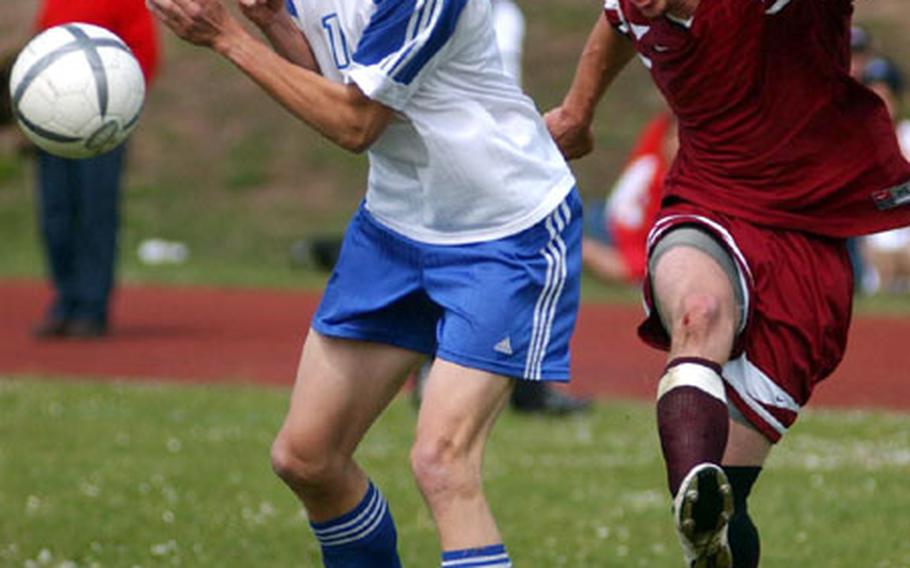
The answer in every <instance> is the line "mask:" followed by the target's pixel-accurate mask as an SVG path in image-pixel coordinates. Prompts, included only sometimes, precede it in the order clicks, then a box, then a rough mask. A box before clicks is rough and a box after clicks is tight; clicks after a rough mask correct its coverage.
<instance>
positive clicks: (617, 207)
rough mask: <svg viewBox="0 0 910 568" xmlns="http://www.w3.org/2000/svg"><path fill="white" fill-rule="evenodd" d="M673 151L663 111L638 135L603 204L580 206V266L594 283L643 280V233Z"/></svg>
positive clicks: (672, 130) (672, 125) (669, 118)
mask: <svg viewBox="0 0 910 568" xmlns="http://www.w3.org/2000/svg"><path fill="white" fill-rule="evenodd" d="M678 147H679V142H678V139H677V132H676V120H675V118H674V117H673V115H672V114H670V113H669V112H663V113H661V114H659V115H657V116H656V117H654V118H653V119H652V120H651V121H650V122H649V123H648V124H647V125H646V126H645V128H644V130H643V131H642V133H641V135H640V136H639V139H638V141H637V142H636V144H635V147H634V149H633V150H632V153H631V155H630V156H629V160H628V162H627V164H626V166H625V168H624V169H623V171H622V173H621V174H620V176H619V179H618V180H617V181H616V183H615V184H614V185H613V187H612V188H611V189H610V191H609V193H608V196H607V199H606V200H595V201H590V202H588V203H586V204H585V233H586V234H585V237H584V239H583V240H582V262H583V263H584V266H585V268H586V269H587V270H588V271H589V272H590V273H591V274H592V275H593V276H595V277H596V278H597V279H598V280H601V281H603V282H607V283H610V282H613V283H617V282H618V283H629V284H634V283H638V282H640V281H641V280H642V279H643V278H644V276H645V264H646V262H647V261H646V251H645V249H646V242H647V238H648V232H649V231H650V230H651V226H652V225H653V224H654V218H655V217H656V215H657V211H658V209H659V207H660V197H661V193H662V192H663V184H664V177H666V175H667V170H669V168H670V164H672V163H673V159H674V158H675V157H676V150H677V148H678Z"/></svg>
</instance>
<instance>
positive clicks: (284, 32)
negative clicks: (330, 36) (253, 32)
mask: <svg viewBox="0 0 910 568" xmlns="http://www.w3.org/2000/svg"><path fill="white" fill-rule="evenodd" d="M238 5H239V6H240V11H241V12H243V15H244V16H246V18H247V19H248V20H250V21H251V22H253V23H254V24H256V27H258V28H259V29H260V30H261V31H262V33H263V35H265V37H266V38H268V40H269V43H271V44H272V47H273V48H274V49H275V51H277V52H278V54H279V55H281V56H282V57H284V58H285V59H287V60H288V61H291V62H292V63H296V64H297V65H300V66H301V67H304V68H306V69H309V70H310V71H315V72H317V73H318V72H319V64H318V63H317V62H316V57H315V56H314V55H313V50H312V49H310V44H309V43H308V42H307V40H306V36H304V35H303V34H302V33H300V30H299V29H297V26H295V25H294V23H293V22H292V21H291V18H290V15H289V14H288V11H287V10H286V9H285V7H284V0H239V2H238Z"/></svg>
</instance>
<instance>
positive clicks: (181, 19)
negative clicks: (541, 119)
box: [148, 0, 394, 152]
mask: <svg viewBox="0 0 910 568" xmlns="http://www.w3.org/2000/svg"><path fill="white" fill-rule="evenodd" d="M148 6H149V9H150V10H151V11H152V13H153V14H154V15H155V16H156V17H157V18H158V19H159V20H161V21H162V22H163V23H164V24H165V25H166V26H168V27H169V28H171V30H173V31H174V33H176V34H177V35H178V36H179V37H180V38H181V39H183V40H185V41H187V42H190V43H192V44H195V45H198V46H201V47H206V48H209V49H212V50H214V51H215V52H217V53H218V54H220V55H222V56H223V57H225V58H226V59H228V60H229V61H230V62H231V63H233V64H234V65H236V66H237V67H238V68H239V69H240V70H241V71H243V72H244V73H246V74H247V75H248V76H249V77H250V78H251V79H253V80H254V81H255V82H256V83H257V84H259V86H261V87H262V88H263V89H264V90H265V91H266V92H268V93H269V95H271V96H272V98H274V99H275V100H276V101H278V102H279V103H281V105H282V106H284V107H285V108H287V109H288V110H289V111H290V112H291V113H293V114H294V115H295V116H297V117H298V118H300V119H301V120H303V121H304V122H306V123H307V124H308V125H310V126H311V127H313V128H314V129H316V130H317V131H318V132H319V133H320V134H322V135H323V136H325V137H326V138H328V139H329V140H331V141H332V142H334V143H336V144H338V145H339V146H341V147H343V148H345V149H347V150H350V151H352V152H362V151H364V150H366V149H367V148H368V147H369V146H370V145H371V144H372V143H373V142H374V141H375V140H376V139H377V138H378V137H379V135H380V134H382V131H383V130H384V129H385V127H386V126H387V125H388V123H389V121H390V120H391V119H392V116H393V112H394V111H393V110H392V109H390V108H389V107H387V106H385V105H383V104H381V103H378V102H376V101H373V100H371V99H369V98H368V97H366V96H365V95H364V94H363V92H362V91H361V90H360V89H359V88H358V87H357V86H356V85H342V84H339V83H335V82H332V81H330V80H328V79H326V78H324V77H322V75H319V74H318V73H315V72H313V71H310V70H309V69H306V68H304V67H301V66H299V65H296V64H295V63H292V62H291V61H289V60H287V59H284V58H283V57H281V55H279V54H278V53H276V52H275V51H273V50H272V49H271V48H269V47H268V46H267V45H265V44H264V43H262V42H261V41H259V40H257V39H256V38H254V37H253V36H252V35H250V33H249V32H248V31H247V30H246V29H244V28H243V26H242V25H241V24H240V23H239V22H238V21H237V20H236V19H235V18H234V17H233V16H232V15H231V14H230V13H229V12H228V10H227V9H226V8H225V7H224V5H223V4H222V3H221V2H220V1H218V0H148Z"/></svg>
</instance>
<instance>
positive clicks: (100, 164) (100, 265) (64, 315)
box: [34, 0, 158, 339]
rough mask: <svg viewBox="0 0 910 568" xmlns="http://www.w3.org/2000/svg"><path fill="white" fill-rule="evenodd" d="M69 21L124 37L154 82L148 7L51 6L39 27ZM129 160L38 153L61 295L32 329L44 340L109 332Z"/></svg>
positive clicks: (53, 1) (128, 3)
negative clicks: (96, 26) (126, 171)
mask: <svg viewBox="0 0 910 568" xmlns="http://www.w3.org/2000/svg"><path fill="white" fill-rule="evenodd" d="M70 22H83V23H88V24H95V25H98V26H101V27H104V28H107V29H109V30H110V31H112V32H114V33H115V34H117V35H118V36H120V38H122V39H123V40H124V41H125V42H126V44H127V45H128V46H129V47H130V49H131V50H132V51H133V54H134V55H135V56H136V58H137V59H138V60H139V64H140V66H141V67H142V70H143V73H144V75H145V79H146V83H150V82H151V80H152V78H153V77H154V75H155V71H156V69H157V66H158V38H157V32H156V28H155V24H154V20H153V19H152V17H151V14H150V13H149V11H148V9H146V7H145V3H144V0H45V1H44V2H43V3H42V5H41V6H40V8H39V12H38V18H37V25H36V27H37V29H38V31H42V30H45V29H47V28H50V27H53V26H57V25H60V24H66V23H70ZM125 155H126V147H125V145H121V146H120V147H118V148H116V149H114V150H113V151H111V152H108V153H106V154H103V155H101V156H97V157H94V158H91V159H87V160H71V159H67V158H60V157H57V156H53V155H51V154H48V153H47V152H44V151H42V150H38V151H37V167H38V175H37V180H38V190H39V216H40V225H41V232H42V236H43V242H44V247H45V253H46V256H47V260H48V265H49V269H50V276H51V280H52V283H53V288H54V293H55V295H54V299H53V301H52V304H51V306H50V308H49V310H48V313H47V315H46V316H45V319H44V321H42V322H41V323H40V324H39V325H38V326H36V328H35V329H34V334H35V336H36V337H38V338H42V339H49V338H62V337H80V338H95V337H100V336H103V335H105V334H106V333H107V331H108V322H109V313H108V312H109V304H110V298H111V292H112V290H113V287H114V266H115V260H116V254H117V251H116V247H117V233H118V228H119V224H120V222H119V203H120V186H121V182H122V178H123V168H124V160H125Z"/></svg>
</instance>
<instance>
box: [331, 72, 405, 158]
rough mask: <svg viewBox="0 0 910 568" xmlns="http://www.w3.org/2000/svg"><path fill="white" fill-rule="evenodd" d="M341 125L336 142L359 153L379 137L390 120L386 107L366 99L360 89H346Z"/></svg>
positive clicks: (390, 114) (390, 113)
mask: <svg viewBox="0 0 910 568" xmlns="http://www.w3.org/2000/svg"><path fill="white" fill-rule="evenodd" d="M345 107H346V108H345V112H344V117H343V127H342V129H341V132H340V135H339V136H338V139H337V140H336V142H337V143H338V144H339V145H340V146H341V147H342V148H344V149H345V150H349V151H351V152H354V153H355V154H361V153H363V152H365V151H366V150H368V149H369V148H370V146H372V145H373V143H374V142H375V141H376V139H378V138H379V136H380V135H381V134H382V132H383V131H384V130H385V127H386V125H388V123H389V120H391V116H392V111H391V109H389V108H388V107H386V106H384V105H382V104H380V103H377V102H375V101H372V100H370V99H368V98H367V97H366V96H364V95H363V93H361V92H360V89H357V88H356V87H352V88H351V90H350V91H348V100H347V105H345Z"/></svg>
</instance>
